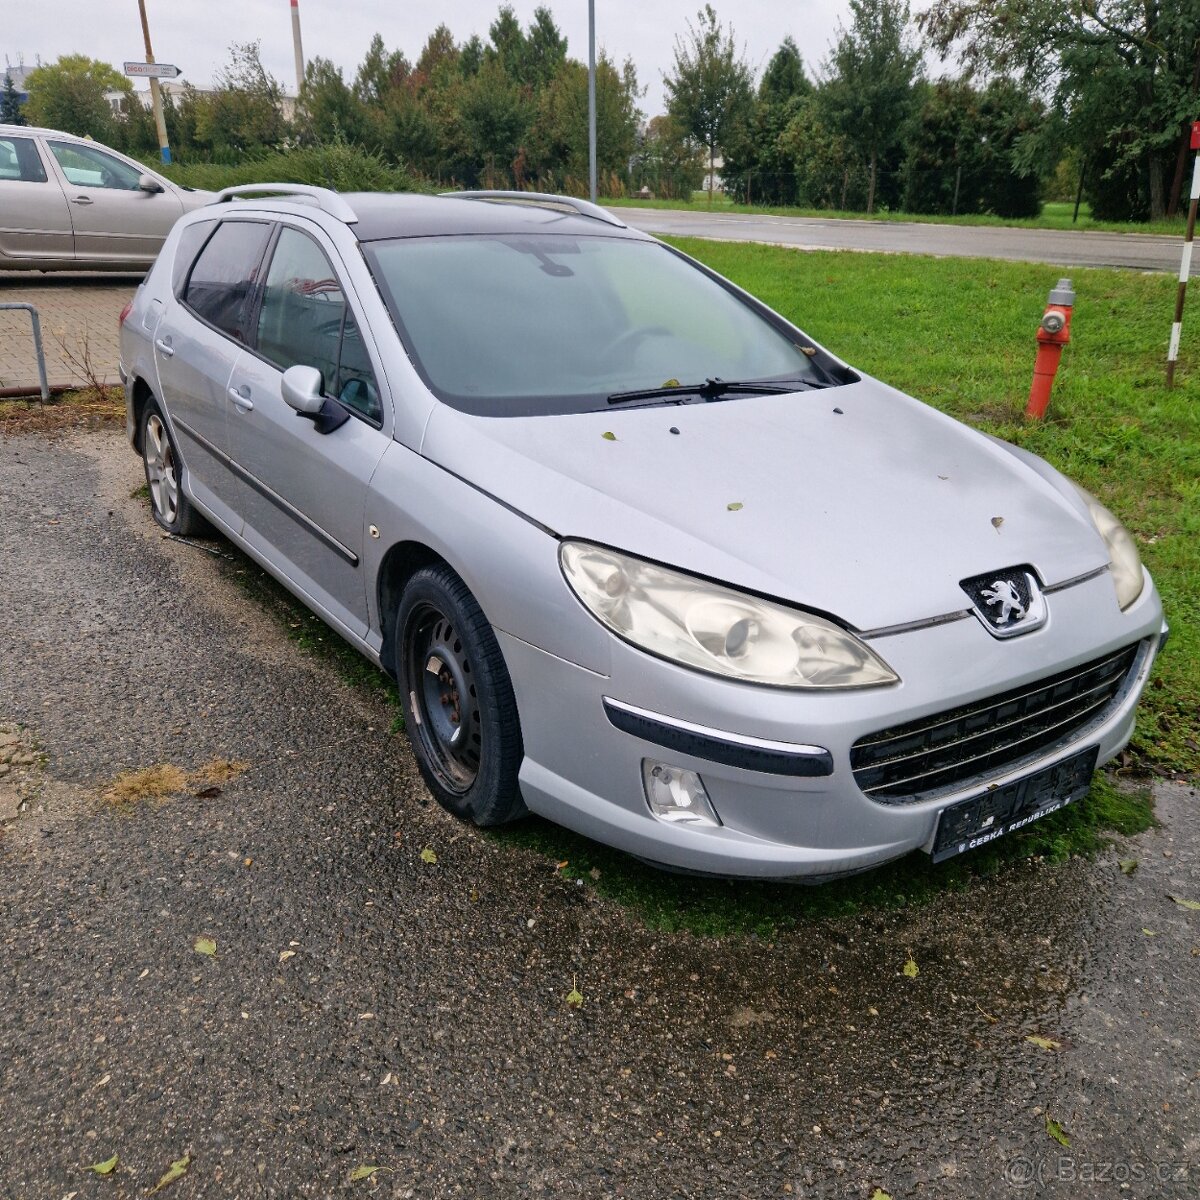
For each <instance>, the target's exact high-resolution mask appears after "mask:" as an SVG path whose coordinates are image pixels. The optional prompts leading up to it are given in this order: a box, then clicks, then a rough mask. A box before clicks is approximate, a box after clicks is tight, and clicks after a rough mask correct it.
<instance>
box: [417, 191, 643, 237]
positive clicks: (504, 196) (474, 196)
mask: <svg viewBox="0 0 1200 1200" xmlns="http://www.w3.org/2000/svg"><path fill="white" fill-rule="evenodd" d="M440 194H441V195H443V196H448V197H450V198H451V199H459V200H492V201H498V202H500V203H503V204H534V205H537V206H539V207H541V208H560V209H567V210H569V211H571V212H574V213H578V214H579V216H581V217H591V218H592V219H593V220H594V221H603V222H604V223H605V224H606V225H615V226H617V228H618V229H628V228H629V227H628V226H627V225H626V224H625V222H624V221H619V220H618V219H617V218H616V217H614V216H613V215H612V213H610V212H608V211H607V210H606V209H603V208H601V207H600V205H598V204H593V203H592V202H591V201H590V200H578V199H576V198H575V197H574V196H555V195H552V194H551V193H549V192H441V193H440Z"/></svg>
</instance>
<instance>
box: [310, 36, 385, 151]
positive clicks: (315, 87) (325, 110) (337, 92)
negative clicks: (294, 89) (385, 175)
mask: <svg viewBox="0 0 1200 1200" xmlns="http://www.w3.org/2000/svg"><path fill="white" fill-rule="evenodd" d="M296 128H297V132H298V133H299V134H300V136H301V137H302V138H303V139H304V140H305V141H308V142H325V141H328V140H330V139H331V138H335V137H338V136H340V137H342V138H344V139H345V140H346V141H350V142H358V143H360V144H361V143H364V142H366V141H367V140H368V132H367V116H366V112H365V110H364V108H363V104H362V102H361V101H360V100H359V99H358V97H357V96H355V94H354V92H353V91H352V90H351V88H350V87H349V86H347V84H346V81H345V79H344V78H343V77H342V70H341V68H340V67H336V66H334V65H333V63H332V62H330V61H329V59H327V58H319V57H318V58H311V59H309V60H308V63H307V65H306V66H305V68H304V86H303V87H301V89H300V97H299V104H298V106H297V113H296Z"/></svg>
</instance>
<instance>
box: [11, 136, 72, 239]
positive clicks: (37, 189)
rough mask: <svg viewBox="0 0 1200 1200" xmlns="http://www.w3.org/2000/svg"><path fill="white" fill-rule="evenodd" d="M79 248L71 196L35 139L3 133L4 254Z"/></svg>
mask: <svg viewBox="0 0 1200 1200" xmlns="http://www.w3.org/2000/svg"><path fill="white" fill-rule="evenodd" d="M74 251H75V244H74V238H73V237H72V234H71V214H70V212H69V211H68V209H67V198H66V196H64V195H63V190H62V187H61V185H60V184H59V182H58V176H57V175H56V174H53V175H52V174H51V173H50V172H49V171H48V170H47V169H46V164H45V163H44V162H43V161H42V156H41V153H40V151H39V149H38V144H37V141H36V139H35V138H32V137H17V136H14V135H11V134H4V135H3V136H2V137H0V254H4V255H8V256H9V257H11V258H71V257H72V255H73V254H74Z"/></svg>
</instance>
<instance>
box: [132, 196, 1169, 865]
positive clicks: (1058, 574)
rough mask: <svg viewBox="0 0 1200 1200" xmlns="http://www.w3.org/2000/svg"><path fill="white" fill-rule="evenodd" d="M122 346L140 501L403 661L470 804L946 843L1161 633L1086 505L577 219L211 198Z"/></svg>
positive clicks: (569, 211)
mask: <svg viewBox="0 0 1200 1200" xmlns="http://www.w3.org/2000/svg"><path fill="white" fill-rule="evenodd" d="M121 350H122V373H123V377H124V379H125V387H126V396H127V401H128V425H129V437H130V440H131V441H132V443H133V445H134V446H135V447H136V449H137V450H138V451H139V452H140V453H141V455H142V457H143V459H144V461H145V467H146V478H147V481H148V484H149V489H150V494H151V500H152V504H153V511H154V516H155V519H156V520H157V521H158V522H159V524H161V525H162V526H163V527H164V528H166V529H167V530H170V531H172V532H175V533H179V534H196V533H199V532H202V531H203V530H204V529H206V528H207V527H208V526H215V527H216V528H217V529H218V530H220V531H221V532H222V533H223V534H225V535H226V536H227V537H229V538H230V539H232V540H233V541H234V542H235V543H236V544H237V545H239V546H240V547H241V548H242V549H243V550H244V551H245V552H246V553H247V554H249V555H250V556H251V557H252V558H254V559H255V560H256V561H258V562H259V563H261V564H262V566H263V567H265V568H266V569H267V570H268V571H270V572H271V573H272V574H273V575H274V576H276V577H277V578H278V579H279V580H280V581H281V582H282V583H283V584H284V585H285V586H287V587H288V588H289V589H291V591H292V592H294V593H295V594H296V595H297V596H298V597H299V598H300V599H301V600H303V601H304V603H305V604H307V605H308V606H309V607H311V608H312V609H313V610H314V611H315V612H317V613H319V614H320V616H321V617H322V618H324V620H325V621H327V622H328V623H329V624H330V625H331V626H332V627H333V628H334V629H336V630H337V631H338V632H339V633H340V634H341V635H342V636H343V637H344V638H345V639H346V640H347V641H349V642H350V643H351V644H353V645H354V646H356V647H357V648H358V649H359V650H361V651H362V653H363V654H365V655H367V657H369V658H370V659H371V660H372V661H374V662H376V663H378V664H379V665H380V666H381V667H382V668H383V669H384V670H385V671H387V672H388V673H389V674H391V675H392V676H394V677H395V679H396V680H397V681H398V684H399V688H400V693H401V696H402V698H403V707H404V716H405V721H406V725H407V730H408V735H409V737H410V738H411V741H412V745H413V749H414V751H415V753H416V758H417V762H418V764H419V765H420V769H421V771H422V774H423V775H424V778H425V780H426V782H427V784H428V785H429V788H430V790H431V791H432V792H433V794H434V795H435V796H436V797H437V799H438V800H439V801H440V802H441V803H442V804H443V805H445V806H446V807H447V808H448V809H449V810H450V811H451V812H453V813H455V814H457V815H459V816H460V817H464V818H469V819H471V820H473V821H475V822H477V823H479V824H481V825H491V824H496V823H499V822H503V821H508V820H511V819H513V818H515V817H518V816H520V815H521V814H523V813H525V812H526V811H527V810H532V811H534V812H536V813H541V814H543V815H544V816H546V817H548V818H550V819H551V820H553V821H557V822H560V823H561V824H563V825H566V826H569V827H570V828H572V829H575V830H578V831H579V832H581V833H583V834H586V835H588V836H590V837H594V838H596V839H598V840H600V841H603V842H607V843H610V844H611V845H614V846H618V847H621V848H623V849H625V850H627V851H630V852H631V853H633V854H636V855H639V856H641V857H643V858H645V859H648V860H650V861H652V862H655V863H660V864H663V865H667V866H671V867H674V868H681V869H685V870H691V871H699V872H707V873H713V874H720V875H743V876H760V877H793V878H808V879H813V880H816V879H820V878H829V877H832V876H835V875H840V874H844V873H846V872H849V871H856V870H861V869H863V868H866V867H870V866H873V865H875V864H877V863H882V862H886V861H887V860H888V859H893V858H896V857H898V856H899V855H902V854H905V853H907V852H909V851H911V850H914V849H918V848H919V849H923V850H925V851H926V852H928V853H929V854H931V855H932V856H933V857H934V858H935V859H942V858H946V857H948V856H950V855H953V854H957V853H960V852H962V851H964V850H969V849H971V848H972V847H975V846H978V845H980V844H982V843H984V842H988V841H991V840H992V839H993V838H996V837H999V836H1002V835H1003V834H1004V833H1006V832H1008V831H1010V830H1012V829H1014V828H1019V827H1020V826H1022V825H1025V824H1027V823H1028V822H1030V821H1033V820H1035V819H1037V818H1038V817H1040V816H1042V815H1044V814H1045V813H1048V812H1051V811H1053V810H1055V809H1057V808H1060V807H1062V806H1063V805H1065V804H1068V803H1070V802H1071V801H1072V800H1075V799H1077V798H1078V797H1080V796H1082V795H1083V794H1084V793H1085V792H1086V791H1087V788H1088V782H1089V780H1090V778H1091V776H1092V772H1093V771H1094V770H1095V768H1096V766H1097V764H1098V763H1102V762H1104V761H1105V760H1106V759H1109V758H1112V757H1113V755H1115V754H1116V753H1117V752H1118V751H1119V750H1120V749H1121V748H1122V747H1123V746H1124V745H1125V743H1126V742H1127V741H1128V740H1129V737H1130V734H1131V732H1132V729H1133V723H1134V710H1135V708H1136V705H1137V702H1138V697H1139V696H1140V694H1141V692H1142V689H1143V687H1144V686H1145V683H1146V679H1147V676H1148V674H1149V672H1150V668H1151V665H1152V663H1153V660H1154V656H1155V653H1156V652H1157V650H1158V648H1159V646H1160V644H1161V641H1162V639H1163V637H1164V636H1165V626H1164V624H1163V614H1162V608H1161V605H1160V603H1159V599H1158V595H1157V593H1156V592H1155V588H1154V584H1153V583H1152V582H1151V580H1150V578H1149V576H1148V575H1147V574H1146V572H1145V571H1144V570H1143V568H1142V565H1141V562H1140V560H1139V558H1138V553H1137V549H1136V548H1135V546H1134V543H1133V541H1132V539H1131V538H1130V536H1129V534H1128V533H1127V532H1126V531H1125V529H1124V528H1122V526H1121V524H1120V523H1119V522H1118V521H1117V520H1116V518H1115V517H1113V515H1112V514H1111V513H1109V512H1108V511H1107V510H1106V509H1105V508H1103V507H1102V506H1101V505H1100V504H1099V503H1098V502H1097V501H1096V500H1095V499H1094V498H1093V497H1092V496H1090V495H1088V494H1087V493H1086V492H1083V491H1081V490H1080V489H1079V488H1077V487H1075V486H1074V485H1073V484H1072V483H1071V482H1070V481H1069V480H1067V479H1065V478H1064V477H1063V476H1062V475H1060V474H1059V473H1058V472H1057V471H1055V470H1053V469H1052V468H1051V467H1050V466H1048V465H1047V464H1046V463H1044V462H1042V461H1041V460H1040V459H1038V458H1035V457H1034V456H1033V455H1031V454H1028V453H1025V452H1024V451H1022V450H1019V449H1016V448H1015V447H1013V446H1009V445H1006V444H1005V443H1003V442H1000V441H996V440H995V439H992V438H988V437H985V436H984V435H982V434H979V433H976V432H973V431H972V430H971V429H968V428H966V427H965V426H963V425H960V424H958V423H957V422H955V421H953V420H951V419H950V418H949V417H946V416H944V415H942V414H941V413H939V412H936V411H934V410H933V409H931V408H927V407H926V406H925V405H923V404H921V403H919V402H917V401H916V400H913V399H911V398H909V397H908V396H905V395H902V394H901V393H899V392H896V391H894V390H893V389H891V388H889V387H887V386H886V385H885V384H882V383H879V382H878V381H876V380H874V379H871V378H869V377H867V376H865V375H863V374H862V373H861V372H859V371H856V370H854V369H852V368H851V367H849V366H847V364H846V363H845V362H843V361H842V360H841V359H839V358H837V357H836V356H834V355H833V354H831V353H830V352H829V351H827V350H826V349H824V348H823V347H821V346H819V345H817V344H816V343H815V342H814V341H813V340H812V339H811V338H810V337H808V336H807V335H806V334H804V333H803V332H801V331H800V330H799V329H797V328H796V327H794V326H793V325H791V324H789V323H788V322H787V321H785V320H784V319H782V318H781V317H780V316H778V315H777V314H776V313H774V312H772V311H771V310H769V309H768V308H766V307H765V306H764V305H762V304H761V303H759V302H758V301H757V300H755V299H754V298H753V297H752V296H749V295H747V294H746V293H745V292H743V291H741V290H740V289H739V288H737V287H735V286H733V285H732V284H731V283H729V282H728V281H727V280H725V279H723V278H721V277H720V276H719V275H716V274H714V273H713V272H712V271H710V270H708V269H707V268H705V267H704V266H702V265H700V264H699V263H696V262H694V261H693V260H691V259H689V258H688V257H687V256H686V255H684V254H681V253H680V252H679V251H677V250H675V249H672V248H671V247H669V246H665V245H663V244H662V243H660V242H658V241H656V240H655V239H654V238H652V237H649V236H647V235H645V234H642V233H639V232H637V231H635V230H633V229H629V228H627V227H626V226H625V225H624V224H622V222H621V221H619V220H618V219H617V218H616V217H614V216H612V215H610V214H609V213H607V212H605V211H604V210H603V209H600V208H597V207H595V206H593V205H590V204H588V203H585V202H582V201H578V200H572V199H568V198H564V197H551V196H541V195H534V194H527V193H516V194H513V193H496V192H492V193H461V194H458V195H455V196H445V197H439V196H409V195H405V196H400V195H345V196H339V195H336V194H334V193H332V192H328V191H324V190H322V189H318V188H304V187H299V186H295V187H293V186H286V185H278V186H276V185H270V186H269V187H266V188H263V187H260V188H257V189H246V188H241V189H230V190H229V191H227V192H223V193H221V194H219V196H218V197H217V198H216V200H215V201H214V202H213V203H212V204H210V205H208V206H207V207H205V208H202V209H199V210H197V211H195V212H192V213H190V214H188V215H187V216H185V217H184V218H183V219H182V220H180V222H179V223H178V224H177V225H176V226H175V228H174V229H173V231H172V232H171V234H170V236H169V237H168V239H167V242H166V245H165V246H164V248H163V251H162V253H161V255H160V256H159V258H158V260H157V262H156V263H155V265H154V268H153V269H152V270H151V272H150V274H149V276H148V277H147V279H146V281H145V282H144V283H143V284H142V286H141V287H140V288H139V289H138V292H137V295H136V297H135V299H134V301H133V303H132V306H131V308H130V309H129V310H128V312H127V314H126V315H125V318H124V322H123V327H122V334H121Z"/></svg>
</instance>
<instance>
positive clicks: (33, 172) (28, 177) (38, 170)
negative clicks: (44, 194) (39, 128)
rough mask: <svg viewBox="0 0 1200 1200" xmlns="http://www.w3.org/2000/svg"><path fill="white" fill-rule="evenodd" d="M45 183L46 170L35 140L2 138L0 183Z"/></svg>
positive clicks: (0, 143)
mask: <svg viewBox="0 0 1200 1200" xmlns="http://www.w3.org/2000/svg"><path fill="white" fill-rule="evenodd" d="M5 180H10V181H12V182H14V183H45V182H46V168H45V167H44V166H42V157H41V155H40V154H38V152H37V147H36V146H35V145H34V144H33V138H23V137H2V138H0V183H3V182H4V181H5Z"/></svg>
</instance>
